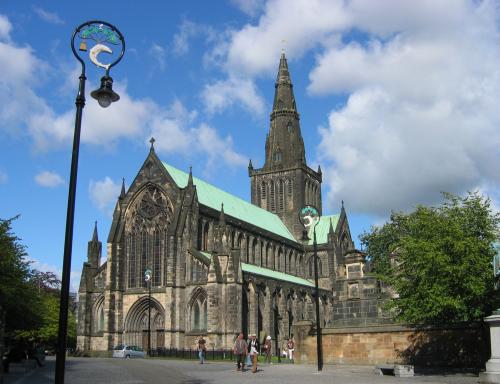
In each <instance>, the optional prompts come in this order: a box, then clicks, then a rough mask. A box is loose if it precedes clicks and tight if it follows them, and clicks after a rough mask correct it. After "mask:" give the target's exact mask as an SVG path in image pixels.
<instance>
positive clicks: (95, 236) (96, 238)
mask: <svg viewBox="0 0 500 384" xmlns="http://www.w3.org/2000/svg"><path fill="white" fill-rule="evenodd" d="M92 241H93V242H98V241H99V237H98V236H97V221H96V222H95V224H94V234H93V235H92Z"/></svg>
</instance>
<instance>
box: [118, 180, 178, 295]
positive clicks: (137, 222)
mask: <svg viewBox="0 0 500 384" xmlns="http://www.w3.org/2000/svg"><path fill="white" fill-rule="evenodd" d="M172 213H173V209H172V204H171V203H170V201H169V199H168V198H167V197H166V196H165V194H164V193H163V192H162V191H161V189H160V188H159V187H157V186H155V185H147V186H146V187H145V188H144V189H143V190H142V191H141V192H139V194H138V196H137V198H136V199H135V200H134V202H133V204H132V205H131V207H130V208H129V209H128V210H127V213H126V218H125V239H126V269H127V270H126V271H125V276H126V283H127V288H138V287H146V282H145V281H144V271H145V270H146V268H151V269H152V272H153V274H152V281H151V283H152V284H153V285H154V286H160V285H161V283H162V274H161V265H162V258H163V257H166V255H167V251H166V249H167V233H168V230H167V229H168V226H169V224H170V218H171V217H172Z"/></svg>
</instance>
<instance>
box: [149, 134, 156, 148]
mask: <svg viewBox="0 0 500 384" xmlns="http://www.w3.org/2000/svg"><path fill="white" fill-rule="evenodd" d="M155 141H156V140H155V138H154V137H151V139H150V140H149V142H150V143H151V149H153V148H154V143H155Z"/></svg>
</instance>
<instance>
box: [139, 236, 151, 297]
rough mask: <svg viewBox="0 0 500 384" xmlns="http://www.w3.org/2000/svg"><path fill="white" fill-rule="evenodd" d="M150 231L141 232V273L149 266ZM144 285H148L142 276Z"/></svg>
mask: <svg viewBox="0 0 500 384" xmlns="http://www.w3.org/2000/svg"><path fill="white" fill-rule="evenodd" d="M148 237H149V236H148V233H147V232H146V231H145V230H143V231H142V233H141V259H140V267H139V271H140V273H144V271H145V270H146V268H147V267H148ZM140 281H141V283H142V286H143V287H146V286H147V283H146V281H145V280H144V279H142V278H140Z"/></svg>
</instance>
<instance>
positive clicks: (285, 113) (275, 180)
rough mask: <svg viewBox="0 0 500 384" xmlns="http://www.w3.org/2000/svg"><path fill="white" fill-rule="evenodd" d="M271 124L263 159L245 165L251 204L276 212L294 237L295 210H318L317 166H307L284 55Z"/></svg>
mask: <svg viewBox="0 0 500 384" xmlns="http://www.w3.org/2000/svg"><path fill="white" fill-rule="evenodd" d="M275 88H276V89H275V93H274V103H273V110H272V112H271V116H270V117H271V124H270V128H269V133H268V134H267V137H266V160H265V163H264V166H263V167H262V168H260V169H254V168H253V165H252V161H251V160H250V163H249V165H248V174H249V176H250V179H251V189H252V190H251V195H252V204H255V205H258V206H259V207H261V208H264V209H266V210H268V211H271V212H273V213H276V214H277V215H278V216H279V217H280V218H281V220H283V222H284V223H285V225H286V226H287V227H288V229H289V230H290V232H291V233H292V234H293V235H294V236H295V238H296V239H297V240H300V239H301V237H302V232H303V227H302V225H301V224H300V222H299V219H298V212H299V209H300V208H301V207H303V206H304V205H306V204H311V205H314V206H316V207H317V208H318V209H319V211H320V213H321V179H322V177H321V168H319V167H318V171H314V170H313V169H311V168H310V167H308V165H307V162H306V154H305V148H304V140H303V139H302V134H301V131H300V115H299V113H298V112H297V106H296V103H295V97H294V95H293V85H292V81H291V79H290V73H289V71H288V63H287V60H286V57H285V54H284V53H282V54H281V59H280V65H279V69H278V77H277V79H276V85H275Z"/></svg>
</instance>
